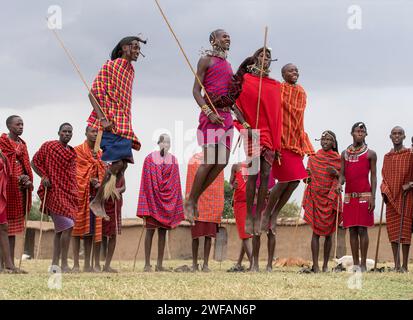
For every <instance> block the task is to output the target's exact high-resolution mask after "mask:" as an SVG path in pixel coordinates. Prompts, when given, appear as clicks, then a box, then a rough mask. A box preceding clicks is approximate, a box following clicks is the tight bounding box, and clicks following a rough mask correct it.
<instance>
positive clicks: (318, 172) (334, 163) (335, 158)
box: [303, 149, 342, 236]
mask: <svg viewBox="0 0 413 320" xmlns="http://www.w3.org/2000/svg"><path fill="white" fill-rule="evenodd" d="M327 167H333V168H335V169H336V170H337V171H338V172H340V167H341V158H340V155H339V154H338V153H337V152H335V151H333V150H330V151H324V150H323V149H321V150H318V151H317V153H316V154H315V155H314V156H311V157H310V158H309V159H308V164H307V168H308V169H309V170H310V172H311V182H310V183H309V185H308V187H307V189H306V191H305V194H304V203H303V208H304V220H305V221H306V222H307V223H308V224H310V225H311V228H312V229H313V232H314V233H315V234H317V235H319V236H328V235H331V234H332V233H334V231H335V230H336V217H337V200H338V201H339V223H340V222H341V220H342V217H341V212H342V201H341V196H340V195H338V194H336V192H335V188H336V186H337V178H336V177H333V176H332V175H330V174H329V173H328V172H327V170H326V169H327Z"/></svg>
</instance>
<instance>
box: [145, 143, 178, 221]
mask: <svg viewBox="0 0 413 320" xmlns="http://www.w3.org/2000/svg"><path fill="white" fill-rule="evenodd" d="M137 216H138V217H140V218H143V217H147V216H151V217H152V218H154V219H155V220H157V221H159V222H160V223H162V224H163V225H165V226H168V227H171V228H174V227H176V226H177V225H179V223H180V222H181V221H182V220H184V213H183V205H182V191H181V181H180V177H179V166H178V161H177V160H176V158H175V157H174V156H173V155H172V154H170V153H167V154H166V155H165V157H161V155H160V152H159V151H154V152H152V153H150V154H149V155H148V156H146V158H145V161H144V163H143V168H142V177H141V187H140V191H139V202H138V211H137Z"/></svg>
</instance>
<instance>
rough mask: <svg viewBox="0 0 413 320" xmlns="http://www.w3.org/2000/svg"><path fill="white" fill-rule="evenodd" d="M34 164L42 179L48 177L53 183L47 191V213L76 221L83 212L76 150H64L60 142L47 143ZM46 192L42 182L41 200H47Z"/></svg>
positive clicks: (65, 148)
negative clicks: (79, 210) (77, 216)
mask: <svg viewBox="0 0 413 320" xmlns="http://www.w3.org/2000/svg"><path fill="white" fill-rule="evenodd" d="M33 164H34V165H35V167H36V168H37V169H38V171H39V172H40V174H41V176H42V178H48V179H49V180H50V183H51V187H50V188H49V189H47V196H46V203H45V208H46V209H47V213H48V214H50V213H55V214H57V215H62V216H65V217H68V218H70V219H72V220H75V215H76V212H78V209H79V208H78V197H79V192H78V186H77V181H76V152H75V150H74V149H73V148H72V147H71V146H67V147H64V146H63V145H62V144H61V143H60V142H59V141H57V140H55V141H47V142H45V143H43V144H42V146H41V147H40V149H39V150H38V151H37V152H36V154H35V155H34V157H33ZM44 193H45V188H44V186H43V184H42V183H41V184H40V187H39V189H38V191H37V194H38V195H39V198H40V201H43V199H44ZM40 208H42V204H41V206H40Z"/></svg>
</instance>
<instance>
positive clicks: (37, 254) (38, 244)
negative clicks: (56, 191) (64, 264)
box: [35, 187, 47, 260]
mask: <svg viewBox="0 0 413 320" xmlns="http://www.w3.org/2000/svg"><path fill="white" fill-rule="evenodd" d="M46 199H47V187H45V188H44V197H43V203H42V210H41V213H40V234H39V241H38V243H37V252H36V257H35V260H37V259H39V253H40V245H41V243H42V234H43V214H44V206H45V204H46Z"/></svg>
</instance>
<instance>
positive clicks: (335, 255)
mask: <svg viewBox="0 0 413 320" xmlns="http://www.w3.org/2000/svg"><path fill="white" fill-rule="evenodd" d="M340 197H341V194H339V195H338V197H337V212H336V236H335V239H334V259H336V258H337V237H338V217H339V215H340Z"/></svg>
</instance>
